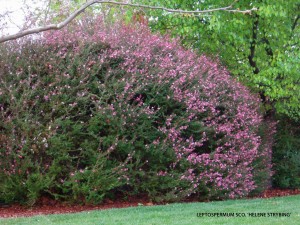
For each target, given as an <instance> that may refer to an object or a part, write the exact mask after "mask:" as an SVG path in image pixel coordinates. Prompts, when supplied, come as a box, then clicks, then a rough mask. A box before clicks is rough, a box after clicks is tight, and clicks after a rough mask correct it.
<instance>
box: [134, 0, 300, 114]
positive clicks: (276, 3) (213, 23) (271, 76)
mask: <svg viewBox="0 0 300 225" xmlns="http://www.w3.org/2000/svg"><path fill="white" fill-rule="evenodd" d="M135 2H137V3H140V2H141V1H140V0H138V1H135ZM143 2H144V3H145V4H149V5H158V6H164V7H168V8H172V9H183V10H202V9H209V8H220V7H225V6H228V5H231V4H232V2H233V0H225V1H223V0H222V1H218V0H217V1H216V0H205V1H194V0H150V1H143ZM233 7H234V8H235V9H241V10H244V9H251V8H253V7H255V8H257V9H258V11H255V12H253V13H252V14H251V15H249V14H246V15H244V14H241V13H229V12H221V11H220V12H213V13H211V14H199V15H197V16H195V15H192V14H191V15H186V14H174V13H166V12H162V11H160V10H151V11H146V12H147V14H146V16H147V17H149V18H150V21H151V22H150V26H151V27H152V28H153V30H155V31H160V32H163V33H171V34H172V35H173V36H176V37H178V36H180V37H181V40H182V43H183V44H184V45H185V46H189V47H192V48H194V49H197V50H198V51H199V52H201V53H206V54H211V55H213V56H216V55H218V56H219V57H220V59H221V60H222V62H223V63H224V64H225V65H226V66H227V67H228V69H229V70H230V72H231V74H233V75H235V76H237V77H238V78H239V79H240V80H241V81H243V82H244V83H246V84H247V85H248V86H250V87H252V88H253V89H255V90H256V91H258V92H260V93H261V95H262V98H263V100H264V102H265V106H266V111H269V110H272V109H273V108H275V110H276V112H277V113H279V114H285V115H287V116H289V117H290V118H292V119H296V120H298V119H299V118H300V74H299V71H300V66H299V65H300V48H299V40H300V28H299V27H300V26H299V23H300V3H299V1H298V0H289V1H284V0H245V1H236V3H235V4H234V5H233ZM144 12H145V10H143V11H141V12H140V13H142V14H144ZM129 14H130V13H129Z"/></svg>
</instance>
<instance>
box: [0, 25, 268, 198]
mask: <svg viewBox="0 0 300 225" xmlns="http://www.w3.org/2000/svg"><path fill="white" fill-rule="evenodd" d="M21 42H22V43H19V44H18V45H16V43H14V42H12V43H10V44H6V45H4V46H2V47H1V50H0V51H1V56H0V57H1V58H0V63H1V64H0V117H1V120H0V130H1V140H0V149H1V152H0V153H1V155H0V168H1V174H0V179H1V181H2V182H1V184H0V200H1V199H2V201H6V202H11V201H26V202H27V203H30V204H34V203H35V201H36V200H37V199H38V198H39V197H40V196H41V195H45V194H46V195H50V196H53V197H55V198H57V199H66V200H75V201H78V200H84V201H87V202H99V201H102V200H103V198H105V197H111V198H113V197H114V195H115V194H116V193H119V192H122V193H125V194H140V193H148V195H149V196H150V197H151V198H153V199H154V200H156V201H163V200H164V201H171V200H176V199H180V198H184V197H187V196H189V195H191V194H196V195H198V196H199V197H200V198H228V197H229V198H236V197H242V196H245V195H248V194H249V193H250V192H251V191H253V190H255V189H256V188H257V187H258V185H259V183H256V182H255V177H254V174H257V171H256V172H255V168H256V166H257V165H256V163H260V166H258V168H260V170H263V172H264V173H265V175H267V176H268V175H269V169H268V168H269V167H270V165H264V164H263V163H265V162H266V160H267V159H268V157H269V155H270V154H269V152H270V149H269V148H268V146H265V145H264V146H263V147H260V146H262V145H261V137H260V136H259V135H258V131H259V128H260V126H261V124H262V122H261V121H262V118H261V116H260V114H259V99H258V98H257V97H256V96H254V95H253V94H251V93H250V92H249V90H247V89H246V88H245V87H244V86H242V85H241V84H240V83H238V82H237V81H236V80H235V79H233V78H232V77H231V76H230V75H229V74H228V71H227V70H226V69H225V68H223V67H222V66H221V65H219V64H218V63H217V62H213V61H212V60H210V59H209V58H208V57H206V56H204V55H202V56H198V55H197V54H195V53H193V52H192V51H190V50H186V49H184V48H182V47H180V45H179V43H178V41H177V40H170V39H169V38H167V37H163V36H160V35H155V34H152V33H150V31H149V30H148V29H147V28H146V27H144V26H138V25H130V26H128V25H126V26H125V25H122V24H121V23H118V24H114V25H111V26H110V27H107V26H105V25H103V23H102V22H101V19H97V20H95V22H93V23H89V24H84V25H82V26H80V25H78V24H77V25H74V26H73V27H71V28H66V29H63V30H60V31H55V32H49V33H46V34H45V35H44V36H43V37H41V38H39V39H36V40H31V41H28V40H27V41H26V40H21ZM262 162H263V163H262Z"/></svg>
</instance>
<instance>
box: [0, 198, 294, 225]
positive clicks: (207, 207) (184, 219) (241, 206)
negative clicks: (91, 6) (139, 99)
mask: <svg viewBox="0 0 300 225" xmlns="http://www.w3.org/2000/svg"><path fill="white" fill-rule="evenodd" d="M197 213H234V216H233V217H226V216H221V217H208V216H202V217H199V216H197ZM238 213H240V214H238ZM242 213H244V215H245V217H238V215H241V216H242V215H243V214H242ZM248 213H265V215H266V217H253V216H250V215H249V214H248ZM268 213H290V216H289V217H279V216H269V215H270V214H268ZM0 224H1V225H10V224H24V225H25V224H28V225H29V224H30V225H35V224H38V225H43V224H45V225H52V224H59V225H64V224H70V225H77V224H78V225H89V224H93V225H95V224H97V225H107V224H113V225H134V224H137V225H165V224H172V225H176V224H178V225H179V224H180V225H189V224H191V225H195V224H201V225H202V224H210V225H217V224H230V225H232V224H247V225H248V224H259V225H261V224H272V225H277V224H285V225H288V224H289V225H292V224H297V225H299V224H300V195H296V196H288V197H279V198H270V199H250V200H228V201H219V202H209V203H204V202H203V203H180V204H169V205H163V206H147V207H145V206H139V207H130V208H123V209H109V210H99V211H89V212H81V213H74V214H59V215H40V216H34V217H28V218H24V217H22V218H11V219H0Z"/></svg>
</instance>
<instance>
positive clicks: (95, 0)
mask: <svg viewBox="0 0 300 225" xmlns="http://www.w3.org/2000/svg"><path fill="white" fill-rule="evenodd" d="M235 2H236V1H234V2H233V3H232V4H231V5H229V6H227V7H222V8H214V9H207V10H196V11H189V10H180V9H170V8H165V7H160V6H149V5H140V4H132V3H124V2H116V1H103V0H90V1H87V2H86V3H85V4H83V5H82V6H81V7H80V8H79V9H77V10H76V11H75V12H73V13H72V14H71V15H70V16H69V17H67V18H66V19H65V20H64V21H62V22H61V23H58V24H50V25H46V26H42V27H37V28H33V29H28V30H24V31H20V32H18V33H16V34H12V35H7V36H3V37H1V38H0V43H3V42H6V41H9V40H15V39H17V38H21V37H24V36H27V35H30V34H36V33H40V32H44V31H48V30H59V29H61V28H63V27H65V26H66V25H67V24H69V23H70V22H71V21H72V20H74V19H75V18H76V17H77V16H78V15H79V14H81V13H83V12H84V11H85V9H86V8H88V7H90V6H91V5H94V4H111V5H121V6H129V7H136V8H145V9H152V10H163V11H166V12H170V13H179V14H201V13H210V12H216V11H226V12H230V13H243V14H251V12H253V11H256V10H257V8H252V9H249V10H239V9H233V4H234V3H235Z"/></svg>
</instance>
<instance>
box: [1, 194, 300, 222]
mask: <svg viewBox="0 0 300 225" xmlns="http://www.w3.org/2000/svg"><path fill="white" fill-rule="evenodd" d="M299 194H300V190H299V189H296V190H290V189H284V190H283V189H270V190H267V191H265V192H264V193H263V194H261V195H259V196H257V197H254V198H272V197H279V196H288V195H299ZM190 201H191V202H194V201H195V200H193V199H191V200H190ZM141 205H144V206H151V205H154V204H153V203H152V202H151V201H149V199H148V198H146V197H130V198H128V199H127V200H126V201H125V200H116V201H111V200H106V201H105V202H104V203H102V204H100V205H96V206H95V205H68V204H64V203H59V202H56V201H53V200H51V199H48V198H41V200H40V201H39V202H38V203H37V204H36V205H35V206H33V207H30V208H28V207H26V206H22V205H19V204H14V205H9V206H7V205H2V206H1V205H0V217H2V218H9V217H28V216H35V215H48V214H61V213H75V212H82V211H90V210H101V209H111V208H125V207H133V206H141Z"/></svg>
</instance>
